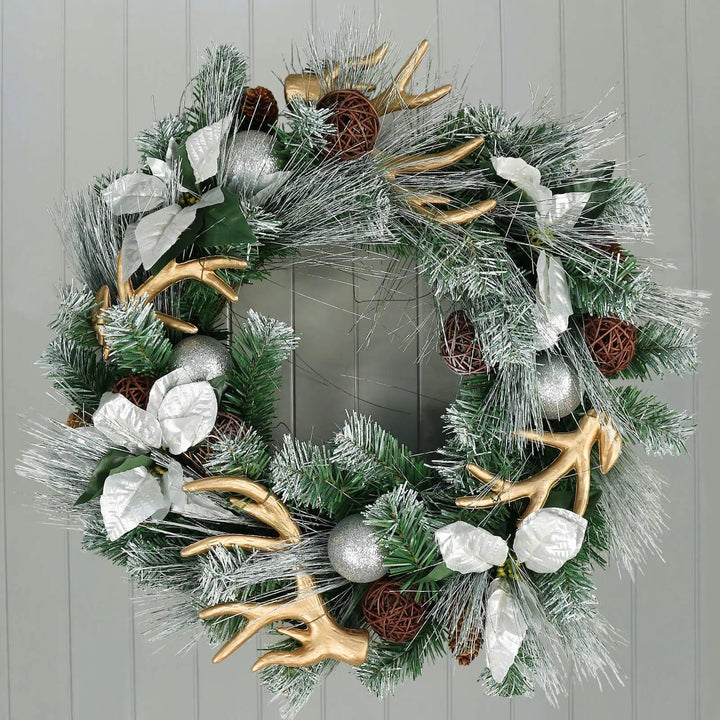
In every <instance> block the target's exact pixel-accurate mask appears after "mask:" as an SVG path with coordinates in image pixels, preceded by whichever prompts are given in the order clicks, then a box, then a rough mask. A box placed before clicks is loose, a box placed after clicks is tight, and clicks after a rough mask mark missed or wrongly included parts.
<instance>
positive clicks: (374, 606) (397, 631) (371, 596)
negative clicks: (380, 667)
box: [362, 580, 427, 643]
mask: <svg viewBox="0 0 720 720" xmlns="http://www.w3.org/2000/svg"><path fill="white" fill-rule="evenodd" d="M362 610H363V615H364V616H365V620H367V623H368V625H369V626H370V627H371V628H372V629H373V630H374V631H375V632H376V633H377V634H378V635H379V636H380V637H381V638H384V639H385V640H389V641H390V642H396V643H406V642H410V641H411V640H412V639H413V638H414V637H415V636H416V635H417V634H418V632H419V631H420V628H421V627H422V626H423V623H424V622H425V615H426V611H427V608H426V607H425V605H421V604H420V603H419V602H417V601H416V600H414V599H413V595H412V592H411V593H408V594H403V593H401V592H400V586H399V585H398V584H397V583H396V582H393V581H392V580H378V581H377V582H374V583H373V584H372V585H371V586H370V589H369V590H368V591H367V593H365V597H364V598H363V601H362Z"/></svg>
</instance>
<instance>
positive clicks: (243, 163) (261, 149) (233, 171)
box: [225, 130, 281, 195]
mask: <svg viewBox="0 0 720 720" xmlns="http://www.w3.org/2000/svg"><path fill="white" fill-rule="evenodd" d="M273 145H274V142H273V138H272V136H270V135H268V134H267V133H264V132H260V131H259V130H243V131H241V132H239V133H237V134H236V135H235V136H234V137H233V139H232V140H231V141H230V143H229V147H228V151H227V158H226V161H225V177H226V179H225V185H226V186H227V188H228V189H229V190H230V191H231V192H233V193H235V194H236V195H244V194H248V193H249V194H250V195H254V194H255V193H257V192H259V191H260V190H262V189H263V188H266V187H267V186H268V185H270V183H271V182H273V180H275V177H276V175H275V173H277V172H279V171H280V169H281V164H280V161H279V160H278V158H277V157H276V156H275V153H274V152H273Z"/></svg>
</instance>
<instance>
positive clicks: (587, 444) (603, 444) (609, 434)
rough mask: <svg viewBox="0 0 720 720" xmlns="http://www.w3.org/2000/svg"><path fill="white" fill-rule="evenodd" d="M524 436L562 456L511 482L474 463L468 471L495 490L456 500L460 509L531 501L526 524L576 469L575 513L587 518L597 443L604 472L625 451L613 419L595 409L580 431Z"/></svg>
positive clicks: (589, 413) (579, 427)
mask: <svg viewBox="0 0 720 720" xmlns="http://www.w3.org/2000/svg"><path fill="white" fill-rule="evenodd" d="M518 434H519V435H520V437H523V438H525V439H526V440H532V441H533V442H539V443H542V444H543V445H549V446H550V447H554V448H557V449H558V450H560V454H559V455H558V457H557V458H556V459H555V460H554V461H553V462H552V463H551V464H550V465H548V467H546V468H545V469H544V470H542V471H541V472H539V473H538V474H537V475H533V476H532V477H529V478H527V479H525V480H519V481H518V482H510V481H508V480H503V479H502V478H498V477H496V476H494V475H493V474H492V473H490V472H488V471H487V470H483V469H482V468H481V467H478V466H477V465H473V464H472V463H470V464H469V465H468V466H467V469H468V472H469V473H470V474H471V475H472V476H473V477H475V478H477V479H478V480H482V481H483V482H484V483H486V484H488V485H492V489H491V491H490V493H489V494H488V495H483V496H470V497H461V498H457V500H455V504H456V505H457V506H458V507H466V508H490V507H493V506H494V505H496V504H499V503H509V502H513V501H514V500H520V499H521V498H528V499H529V500H530V502H529V503H528V506H527V509H526V510H525V512H524V513H523V514H522V516H521V518H520V521H519V522H518V525H519V524H520V522H522V521H523V520H524V519H525V518H526V517H527V516H528V515H530V513H532V512H535V511H536V510H539V509H540V508H542V507H543V506H544V505H545V503H546V502H547V499H548V495H549V494H550V491H551V490H552V489H553V487H555V485H557V483H559V482H560V480H562V479H563V478H564V477H565V476H566V475H567V474H568V473H569V472H570V471H572V470H574V471H575V473H576V477H575V504H574V507H573V512H575V513H577V514H578V515H584V514H585V511H586V510H587V505H588V500H589V498H590V451H591V450H592V447H593V445H594V444H595V443H596V442H597V443H598V445H599V450H600V470H601V471H602V472H603V474H604V473H607V472H608V471H609V470H610V468H611V467H612V466H613V465H614V464H615V463H616V462H617V459H618V458H619V457H620V453H621V451H622V438H621V437H620V434H619V433H618V431H617V430H616V429H615V426H614V425H613V424H612V422H611V421H610V419H609V418H605V419H604V420H601V419H600V418H599V417H598V414H597V412H595V410H589V411H588V413H587V414H586V415H584V416H583V417H582V418H581V419H580V422H579V423H578V429H577V430H574V431H572V432H565V433H552V432H550V433H537V432H534V431H532V430H524V431H522V432H520V433H518Z"/></svg>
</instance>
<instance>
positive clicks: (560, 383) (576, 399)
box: [536, 354, 582, 420]
mask: <svg viewBox="0 0 720 720" xmlns="http://www.w3.org/2000/svg"><path fill="white" fill-rule="evenodd" d="M536 369H537V381H538V392H539V394H540V407H541V409H542V414H543V417H545V418H547V419H548V420H559V419H560V418H563V417H565V416H566V415H569V414H570V413H571V412H572V411H573V410H574V409H575V408H576V407H577V406H578V405H579V404H580V401H581V400H582V393H581V391H580V382H579V380H578V378H577V377H576V375H575V374H574V373H573V372H572V370H570V368H569V367H568V365H567V364H566V363H565V362H564V361H563V360H562V359H561V358H559V357H557V356H555V355H547V354H544V355H541V356H540V357H538V360H537V363H536Z"/></svg>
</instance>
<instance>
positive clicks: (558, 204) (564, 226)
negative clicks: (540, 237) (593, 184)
mask: <svg viewBox="0 0 720 720" xmlns="http://www.w3.org/2000/svg"><path fill="white" fill-rule="evenodd" d="M589 199H590V193H588V192H571V193H559V194H558V195H552V196H550V197H548V198H545V199H542V200H540V201H539V202H537V207H538V214H537V221H538V227H540V229H541V230H543V229H548V230H572V229H573V227H575V223H576V222H577V221H578V220H579V219H580V215H581V213H582V211H583V210H584V209H585V205H587V201H588V200H589Z"/></svg>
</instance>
